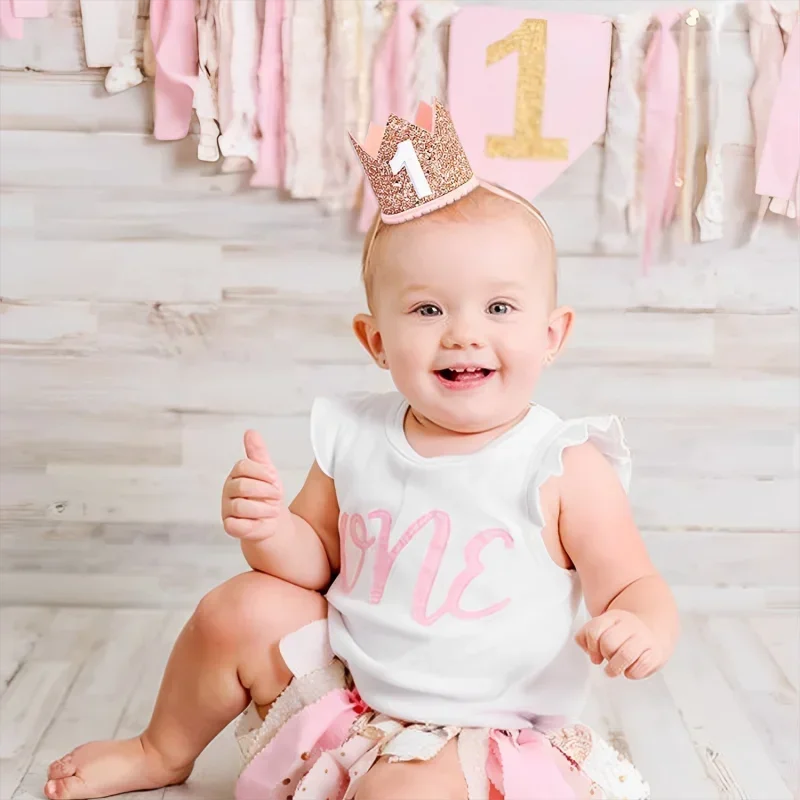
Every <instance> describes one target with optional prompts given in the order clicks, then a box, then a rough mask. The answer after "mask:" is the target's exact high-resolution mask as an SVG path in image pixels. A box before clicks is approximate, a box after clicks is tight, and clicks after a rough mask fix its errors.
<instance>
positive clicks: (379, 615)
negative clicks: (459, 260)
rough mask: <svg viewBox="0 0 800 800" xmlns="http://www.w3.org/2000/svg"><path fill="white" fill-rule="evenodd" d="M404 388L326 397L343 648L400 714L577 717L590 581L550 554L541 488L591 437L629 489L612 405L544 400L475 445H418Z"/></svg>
mask: <svg viewBox="0 0 800 800" xmlns="http://www.w3.org/2000/svg"><path fill="white" fill-rule="evenodd" d="M407 410H408V403H407V401H406V400H405V398H404V397H403V396H402V395H400V394H397V393H389V394H377V395H376V394H362V395H351V396H348V397H345V398H340V399H318V400H317V401H316V402H315V404H314V408H313V410H312V415H311V437H312V444H313V448H314V453H315V456H316V459H317V463H318V464H319V466H320V468H321V469H322V471H323V472H324V473H325V474H326V475H328V476H330V477H331V478H333V480H334V481H335V484H336V496H337V498H338V502H339V509H340V517H339V533H340V539H341V554H342V564H341V572H340V573H339V575H338V577H337V578H336V580H335V581H334V583H333V585H332V586H331V588H330V590H329V591H328V595H327V597H328V601H329V603H330V610H329V631H330V639H331V646H332V648H333V651H334V653H336V655H337V656H339V658H340V659H342V661H344V662H345V663H346V664H347V666H348V668H349V669H350V672H351V674H352V676H353V679H354V681H355V684H356V688H357V689H358V691H359V692H360V694H361V696H362V698H363V699H364V701H365V702H366V703H368V704H369V705H370V706H371V707H372V708H374V709H375V710H377V711H380V712H383V713H385V714H388V715H391V716H393V717H395V718H397V719H403V720H409V721H414V722H425V723H433V724H438V725H457V726H461V727H489V728H504V729H517V728H526V727H530V726H531V723H532V720H533V719H534V717H536V716H540V715H563V716H566V717H571V718H574V717H577V716H578V715H579V713H580V712H581V710H582V708H583V704H584V701H585V697H586V691H587V683H588V681H587V678H588V670H589V665H590V662H589V659H588V656H586V654H585V653H583V652H582V651H581V650H580V649H579V647H578V646H577V644H575V642H574V640H573V637H574V634H575V633H576V631H577V630H578V628H579V627H580V626H581V625H582V624H583V622H584V621H585V619H586V612H585V608H584V606H583V602H582V594H581V587H580V580H579V578H578V575H577V573H576V572H575V571H574V570H565V569H563V568H562V567H560V566H558V565H557V564H555V562H554V561H553V560H552V559H551V557H550V555H549V553H548V552H547V549H546V547H545V544H544V541H543V540H542V536H541V532H542V528H543V525H544V522H543V519H542V513H541V508H540V503H539V489H540V488H541V486H542V484H543V483H544V482H545V481H546V480H547V479H548V478H549V477H551V476H553V475H558V474H560V473H561V471H562V463H561V454H562V452H563V450H564V448H566V447H569V446H572V445H577V444H581V443H583V442H585V441H588V440H591V441H592V442H593V443H594V444H595V446H596V447H597V448H598V449H599V450H600V451H601V452H602V453H604V454H605V455H606V457H607V458H608V459H609V460H610V461H611V463H612V464H613V465H614V466H615V468H616V469H617V472H618V474H619V476H620V479H621V481H622V482H623V484H624V485H625V487H626V488H627V484H628V479H629V473H630V459H629V453H628V450H627V448H626V446H625V443H624V440H623V436H622V429H621V426H620V424H619V421H618V420H617V419H616V418H614V417H603V418H587V419H580V420H571V421H566V422H564V421H562V420H560V419H559V418H558V417H557V416H556V415H555V414H553V413H552V412H551V411H548V410H547V409H544V408H542V407H541V406H536V405H533V406H531V408H530V410H529V411H528V414H527V415H526V416H525V418H524V419H523V420H522V421H521V422H519V423H518V424H517V425H516V426H515V427H514V428H513V429H511V430H509V431H507V432H506V433H505V434H503V435H502V436H500V437H499V438H497V439H496V440H494V441H493V442H491V443H490V444H488V445H487V446H486V447H484V448H483V449H481V450H479V451H478V452H476V453H472V454H470V455H457V456H439V457H434V458H425V457H423V456H420V455H419V454H418V453H416V452H415V451H414V450H413V449H412V448H411V446H410V445H409V444H408V441H407V439H406V436H405V433H404V431H403V421H404V419H405V415H406V412H407Z"/></svg>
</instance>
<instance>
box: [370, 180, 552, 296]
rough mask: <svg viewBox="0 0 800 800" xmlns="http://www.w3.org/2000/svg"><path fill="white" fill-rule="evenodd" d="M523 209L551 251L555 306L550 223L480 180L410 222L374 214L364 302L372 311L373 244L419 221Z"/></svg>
mask: <svg viewBox="0 0 800 800" xmlns="http://www.w3.org/2000/svg"><path fill="white" fill-rule="evenodd" d="M520 208H521V210H523V212H524V213H525V216H526V217H527V218H528V219H530V221H531V223H532V224H533V225H534V226H535V228H536V231H537V232H538V233H540V234H541V233H544V235H545V238H546V240H547V242H548V248H549V250H550V258H549V262H550V263H549V268H550V276H549V277H550V289H551V295H552V297H551V302H552V305H553V306H555V303H556V294H557V268H556V252H555V244H554V241H553V233H552V231H551V230H550V226H549V225H548V224H547V222H546V221H545V219H544V217H543V216H542V214H541V213H540V212H539V209H537V208H536V206H534V205H533V203H530V202H529V201H528V200H526V199H525V198H524V197H520V196H519V195H517V194H514V193H513V192H510V191H508V190H507V189H502V188H500V187H499V186H494V185H493V184H489V183H485V182H482V183H481V185H480V186H478V188H477V189H474V190H473V191H471V192H470V193H469V194H468V195H466V196H465V197H462V198H461V199H460V200H457V201H456V202H455V203H451V204H450V205H447V206H443V207H442V208H440V209H437V210H436V211H433V212H431V213H429V214H424V215H423V216H421V217H419V218H418V219H415V220H412V221H410V222H403V223H401V224H399V225H387V224H386V223H385V222H383V221H382V220H381V216H380V214H376V215H375V219H374V220H373V221H372V224H371V225H370V227H369V230H368V231H367V235H366V237H365V238H364V246H363V249H362V252H361V279H362V281H363V283H364V289H365V291H366V294H367V304H368V305H369V307H370V310H372V297H373V286H374V282H375V274H376V272H377V269H378V264H377V261H378V259H376V258H375V250H376V245H377V244H378V243H379V242H380V243H382V244H387V243H388V242H389V241H390V239H391V237H392V236H396V235H398V234H402V231H404V230H407V229H408V228H409V227H410V226H416V225H420V224H427V223H428V222H429V221H430V222H431V223H437V222H469V221H471V220H474V219H477V218H479V217H485V216H487V215H490V214H495V213H509V212H512V213H513V212H514V211H515V210H520Z"/></svg>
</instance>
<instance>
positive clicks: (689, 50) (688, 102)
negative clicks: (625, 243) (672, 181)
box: [679, 9, 700, 244]
mask: <svg viewBox="0 0 800 800" xmlns="http://www.w3.org/2000/svg"><path fill="white" fill-rule="evenodd" d="M699 19H700V13H699V12H698V11H697V10H696V9H692V10H691V11H690V12H689V13H688V14H687V15H686V16H685V17H684V18H683V25H682V27H681V40H682V45H683V50H684V56H685V60H684V69H683V92H682V99H683V112H682V115H681V116H682V121H683V129H682V130H681V132H680V133H679V136H680V139H681V146H680V153H681V156H682V161H683V164H682V171H681V175H680V177H679V180H680V187H681V211H680V217H681V231H682V233H683V241H684V242H685V243H687V244H691V243H692V242H693V241H694V197H695V183H696V175H697V170H696V166H697V148H698V109H697V88H698V87H697V23H698V21H699Z"/></svg>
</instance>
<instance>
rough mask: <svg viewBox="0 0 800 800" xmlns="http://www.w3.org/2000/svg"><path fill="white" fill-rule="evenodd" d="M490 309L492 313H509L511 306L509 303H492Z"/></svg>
mask: <svg viewBox="0 0 800 800" xmlns="http://www.w3.org/2000/svg"><path fill="white" fill-rule="evenodd" d="M488 311H489V313H490V314H509V313H511V306H510V304H509V303H491V304H490V305H489V309H488Z"/></svg>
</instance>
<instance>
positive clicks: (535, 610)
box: [45, 105, 678, 800]
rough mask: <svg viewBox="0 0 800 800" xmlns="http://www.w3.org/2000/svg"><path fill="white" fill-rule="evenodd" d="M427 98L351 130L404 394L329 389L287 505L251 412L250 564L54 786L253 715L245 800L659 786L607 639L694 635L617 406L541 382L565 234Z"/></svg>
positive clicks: (626, 791) (168, 755)
mask: <svg viewBox="0 0 800 800" xmlns="http://www.w3.org/2000/svg"><path fill="white" fill-rule="evenodd" d="M434 109H435V114H436V117H435V122H434V123H433V125H432V128H433V134H431V133H430V132H429V131H426V130H425V127H424V126H422V127H417V126H412V125H410V123H406V122H403V121H402V120H398V119H397V118H393V120H392V121H390V125H389V128H387V130H386V132H385V133H384V135H383V137H382V141H383V143H382V144H381V149H380V150H378V151H377V152H376V151H375V150H374V148H373V151H372V152H371V153H369V154H367V152H366V151H363V150H360V148H359V155H360V156H361V157H362V161H364V162H365V166H366V167H367V174H368V176H369V178H370V180H371V182H372V185H373V187H374V188H375V190H376V195H377V196H378V198H379V201H380V203H381V210H382V213H381V215H380V217H379V218H378V219H377V220H376V223H375V224H374V226H373V228H372V230H371V231H370V232H369V234H368V235H367V239H366V242H365V247H364V254H363V263H362V268H363V277H364V284H365V287H366V293H367V302H368V306H369V310H370V313H368V314H359V315H358V316H357V317H356V318H355V320H354V330H355V333H356V336H357V337H358V339H359V341H360V342H361V344H362V345H363V346H364V347H365V349H366V350H367V352H368V353H369V354H370V356H371V357H372V359H373V360H374V361H375V363H376V364H377V366H378V367H379V368H381V369H386V370H389V371H390V372H391V376H392V379H393V381H394V384H395V386H396V387H397V390H398V391H397V392H396V393H389V394H377V395H376V394H361V395H353V396H347V397H343V398H337V399H320V400H318V401H317V402H316V403H315V404H314V407H313V410H312V414H311V439H312V445H313V449H314V454H315V461H314V463H313V465H312V467H311V470H310V472H309V474H308V477H307V479H306V482H305V485H304V486H303V488H302V489H301V491H300V493H299V494H298V495H297V497H296V498H294V500H293V501H292V502H291V504H289V505H287V504H286V503H285V498H284V494H283V490H282V487H281V482H280V479H279V476H278V473H277V471H276V469H275V467H274V466H273V465H272V463H271V461H270V458H269V455H268V452H267V450H266V448H265V446H264V444H263V442H262V440H261V438H260V437H259V435H258V434H257V433H255V432H253V431H249V432H248V433H247V434H246V435H245V451H246V456H247V457H246V458H245V459H243V460H242V461H240V462H239V463H238V464H236V466H235V467H234V468H233V470H232V471H231V473H230V475H229V477H228V479H227V480H226V482H225V486H224V488H223V498H222V516H223V520H224V527H225V531H226V532H227V533H228V534H229V535H230V536H232V537H234V538H237V539H239V540H240V541H241V547H242V551H243V553H244V556H245V558H246V559H247V562H248V563H249V565H250V566H251V567H252V569H253V571H252V572H249V573H247V574H244V575H240V576H238V577H236V578H233V579H232V580H230V581H228V582H227V583H225V584H223V585H222V586H220V587H218V588H217V589H215V590H214V591H212V592H211V593H210V594H209V595H207V596H206V597H205V598H203V600H201V602H200V604H199V606H198V607H197V609H196V611H195V612H194V615H193V616H192V618H191V619H190V620H189V622H188V623H187V625H186V627H185V628H184V630H183V631H182V633H181V635H180V637H179V638H178V641H177V642H176V644H175V648H174V650H173V652H172V655H171V657H170V660H169V663H168V665H167V669H166V672H165V675H164V679H163V683H162V686H161V690H160V692H159V695H158V699H157V701H156V706H155V710H154V712H153V716H152V719H151V721H150V724H149V725H148V727H147V729H146V730H145V731H144V732H143V733H142V734H141V735H140V736H139V737H137V738H135V739H131V740H127V741H115V742H95V743H90V744H87V745H83V746H82V747H79V748H77V749H76V750H74V751H73V752H72V753H70V754H69V755H67V756H65V757H64V758H62V759H60V760H59V761H56V762H55V763H53V764H52V765H51V766H50V769H49V775H48V782H47V784H46V786H45V794H46V795H47V797H49V798H59V799H62V798H89V797H102V796H107V795H111V794H115V793H120V792H127V791H133V790H141V789H150V788H155V787H161V786H165V785H169V784H174V783H179V782H182V781H184V780H186V778H187V777H188V776H189V774H190V772H191V770H192V766H193V764H194V761H195V759H196V758H197V757H198V755H199V754H200V753H201V752H202V750H203V749H204V748H205V747H206V745H207V744H208V743H209V742H210V741H211V740H212V739H213V738H214V737H215V736H216V735H217V734H218V733H219V732H220V731H221V730H222V729H223V728H224V727H225V726H226V725H228V724H229V723H230V722H231V721H232V720H233V719H234V718H236V717H237V716H239V715H242V716H241V719H240V721H239V725H238V729H237V736H238V739H239V744H240V747H241V750H242V754H243V760H244V768H243V771H242V774H241V776H240V778H239V781H238V783H237V786H236V797H237V798H238V800H265V799H266V798H270V799H272V798H275V799H276V800H291V798H300V797H302V798H309V800H325V798H329V800H343V799H344V800H349V798H356V800H409V798H414V800H449V799H451V798H452V800H456V799H458V800H477V799H478V798H480V799H481V800H486V799H487V798H492V799H493V800H494V799H497V800H500V798H505V799H506V800H532V799H535V800H538V799H540V798H541V800H545V798H547V800H553V799H554V798H564V799H565V800H566V798H589V797H592V798H601V797H606V798H616V797H627V798H645V797H648V796H649V795H648V790H647V786H646V784H645V783H644V781H643V780H642V779H641V777H640V776H639V775H638V773H637V772H636V770H635V769H634V768H633V766H632V765H631V764H629V763H628V762H627V760H625V759H624V758H622V757H621V756H619V755H618V754H617V753H616V752H614V751H613V750H612V749H611V748H610V746H609V745H607V744H606V743H605V742H604V741H603V740H602V739H601V738H600V737H599V736H598V735H597V734H596V733H595V732H594V731H592V730H591V729H589V728H588V727H586V726H585V725H582V724H580V723H579V722H577V719H578V716H579V714H580V712H581V709H582V707H583V704H584V701H585V699H586V691H587V685H588V678H589V670H590V662H591V663H593V664H602V663H604V662H605V671H606V673H607V674H608V675H611V676H620V675H624V676H626V677H627V678H631V679H641V678H645V677H647V676H649V675H651V674H652V673H653V672H655V671H656V670H658V669H659V668H660V667H661V666H662V665H663V664H664V662H665V661H666V659H667V658H668V657H669V655H670V653H671V651H672V649H673V647H674V644H675V640H676V637H677V632H678V620H677V612H676V608H675V604H674V601H673V599H672V596H671V593H670V591H669V589H668V587H667V586H666V584H665V582H664V580H663V579H662V578H661V577H660V576H659V575H658V573H657V572H656V570H655V568H654V567H653V565H652V563H651V561H650V559H649V558H648V555H647V552H646V550H645V547H644V544H643V542H642V539H641V537H640V535H639V533H638V531H637V529H636V525H635V523H634V521H633V519H632V516H631V510H630V507H629V504H628V500H627V497H626V492H625V484H626V483H627V479H628V472H629V458H628V451H627V449H626V447H625V445H624V441H623V438H622V433H621V429H620V425H619V422H618V421H617V420H616V419H615V418H589V419H579V420H571V421H562V420H561V419H559V418H558V417H557V416H556V415H555V414H554V413H552V412H551V411H548V410H547V409H545V408H542V407H541V406H539V405H535V404H532V403H531V402H530V398H531V397H532V395H533V394H534V390H535V387H536V384H537V382H538V380H539V377H540V375H541V373H542V371H543V369H544V368H545V367H546V366H547V365H548V364H550V363H551V362H552V361H553V360H554V359H555V358H556V356H557V355H558V353H559V352H560V350H561V349H562V347H563V346H564V343H565V341H566V339H567V336H568V334H569V331H570V327H571V325H572V321H573V312H572V311H571V310H570V309H568V308H564V307H559V306H558V305H557V303H556V265H555V251H554V245H553V240H552V236H551V234H550V231H549V229H548V227H547V225H546V223H545V222H544V220H543V219H542V217H541V216H540V215H539V214H538V212H537V211H536V210H535V209H534V208H533V206H531V205H530V204H528V203H527V202H526V201H524V200H522V199H521V198H519V197H517V196H515V195H512V194H510V193H508V192H505V191H503V190H501V189H499V188H497V187H494V186H491V185H489V184H485V183H479V182H478V181H477V180H476V179H475V178H474V177H473V176H472V175H471V173H469V171H468V170H467V171H464V170H463V169H462V168H463V164H464V163H465V158H464V157H463V153H461V152H460V151H458V149H457V148H456V149H455V150H454V148H453V147H443V148H441V149H440V150H439V152H438V153H436V152H435V153H434V156H433V158H429V159H426V160H425V161H424V164H425V166H424V167H422V166H421V164H420V160H419V157H418V156H417V153H419V152H421V151H423V150H424V147H425V144H426V143H428V144H429V143H430V141H431V138H433V141H434V148H435V147H436V146H437V144H439V143H441V141H442V138H443V137H444V136H445V135H446V134H447V133H448V131H451V132H452V128H451V123H450V120H449V118H448V117H447V115H446V112H445V111H444V109H443V108H442V107H441V106H439V105H435V106H434ZM429 127H431V126H429ZM452 135H453V136H454V134H452ZM426 136H427V137H428V138H427V139H426V138H425V137H426ZM378 139H379V140H380V139H381V137H380V136H379V137H378ZM455 141H456V144H457V140H455ZM405 142H408V143H409V145H408V146H407V145H406V144H405ZM389 146H391V147H390V148H389ZM387 152H388V153H389V155H391V154H393V153H395V152H397V153H401V152H402V154H403V157H404V161H403V163H401V164H400V165H398V164H397V163H396V162H395V159H392V161H389V158H388V156H386V157H385V158H384V155H385V154H386V153H387ZM382 154H384V155H382ZM366 159H372V162H370V161H367V160H366ZM437 159H438V160H437ZM448 159H449V161H448ZM384 162H385V163H384ZM370 163H371V165H372V168H370ZM454 163H455V166H456V167H458V169H456V170H453V169H448V167H452V166H453V164H454ZM456 173H458V174H459V175H462V177H463V179H461V178H459V179H458V180H455V183H456V185H455V186H454V178H453V176H454V174H456ZM398 174H399V176H400V177H399V178H398V177H396V176H397V175H398ZM459 180H460V181H461V182H460V183H459V182H458V181H459ZM398 187H399V188H398ZM395 223H399V224H395ZM326 590H327V591H326ZM323 591H326V594H325V595H324V596H323V594H321V592H323ZM586 612H588V615H587V613H586ZM587 617H590V619H588V621H587ZM243 711H244V712H245V713H244V714H242V712H243Z"/></svg>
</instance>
